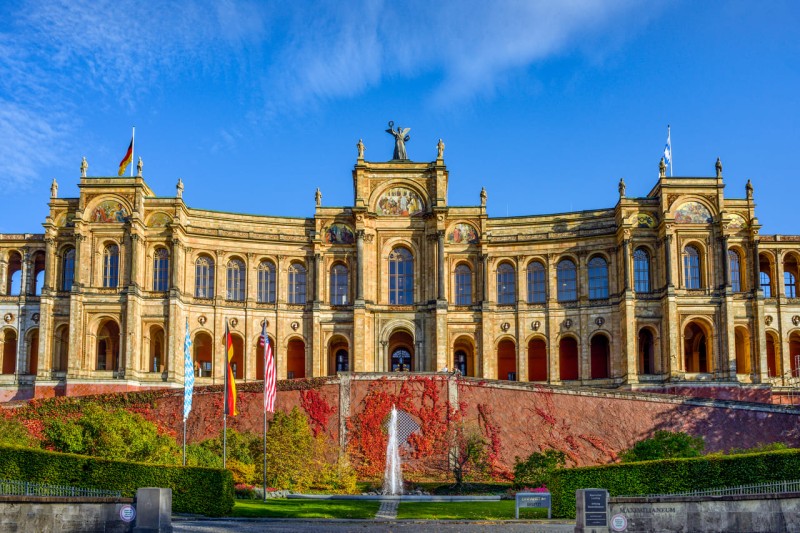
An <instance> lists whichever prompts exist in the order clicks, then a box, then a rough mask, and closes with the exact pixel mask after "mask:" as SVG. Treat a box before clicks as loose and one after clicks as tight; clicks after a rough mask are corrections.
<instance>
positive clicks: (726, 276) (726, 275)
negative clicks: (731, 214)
mask: <svg viewBox="0 0 800 533" xmlns="http://www.w3.org/2000/svg"><path fill="white" fill-rule="evenodd" d="M722 278H723V280H724V283H725V289H726V290H727V289H729V288H730V286H731V269H730V265H728V236H727V235H723V237H722Z"/></svg>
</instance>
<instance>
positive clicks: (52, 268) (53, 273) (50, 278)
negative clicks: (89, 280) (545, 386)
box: [39, 236, 59, 344]
mask: <svg viewBox="0 0 800 533" xmlns="http://www.w3.org/2000/svg"><path fill="white" fill-rule="evenodd" d="M44 243H45V255H44V265H45V268H44V281H43V283H42V292H44V289H48V290H49V289H52V288H54V287H55V285H56V279H57V272H58V266H57V265H58V263H59V261H58V258H57V257H56V247H55V239H53V238H52V237H49V236H48V237H46V238H45V240H44ZM39 344H41V339H39Z"/></svg>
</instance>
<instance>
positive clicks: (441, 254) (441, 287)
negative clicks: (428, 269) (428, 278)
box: [436, 230, 446, 300]
mask: <svg viewBox="0 0 800 533" xmlns="http://www.w3.org/2000/svg"><path fill="white" fill-rule="evenodd" d="M436 235H437V237H438V244H439V247H438V253H437V255H436V260H437V263H438V266H439V276H438V282H437V285H438V288H439V293H438V295H437V298H438V299H439V300H445V299H446V298H445V295H444V230H439V231H438V232H436Z"/></svg>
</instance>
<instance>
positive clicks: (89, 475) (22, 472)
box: [0, 446, 234, 516]
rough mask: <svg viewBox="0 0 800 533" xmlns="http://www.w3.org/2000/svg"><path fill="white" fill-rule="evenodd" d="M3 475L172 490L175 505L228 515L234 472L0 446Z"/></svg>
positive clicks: (128, 490)
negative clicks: (232, 473)
mask: <svg viewBox="0 0 800 533" xmlns="http://www.w3.org/2000/svg"><path fill="white" fill-rule="evenodd" d="M0 479H14V480H20V481H30V482H33V483H47V484H52V485H70V486H74V487H85V488H97V489H107V490H118V491H121V492H122V495H123V496H125V497H130V498H132V497H134V496H136V489H138V488H141V487H162V488H170V489H172V510H173V511H174V512H177V513H194V514H204V515H208V516H224V515H227V514H228V513H230V511H231V510H232V509H233V499H234V498H233V476H232V475H231V473H230V472H229V471H227V470H218V469H213V468H198V467H183V466H166V465H152V464H143V463H129V462H124V461H110V460H107V459H98V458H96V457H87V456H83V455H72V454H66V453H56V452H49V451H44V450H33V449H30V448H18V447H11V446H0Z"/></svg>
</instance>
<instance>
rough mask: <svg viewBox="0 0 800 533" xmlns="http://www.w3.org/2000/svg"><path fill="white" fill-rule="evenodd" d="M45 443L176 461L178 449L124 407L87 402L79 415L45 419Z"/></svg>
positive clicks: (118, 455) (84, 451)
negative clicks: (108, 407) (72, 418)
mask: <svg viewBox="0 0 800 533" xmlns="http://www.w3.org/2000/svg"><path fill="white" fill-rule="evenodd" d="M44 435H45V444H46V445H47V446H48V447H50V448H53V449H54V450H55V451H59V452H64V453H79V454H83V455H91V456H93V457H103V458H105V459H119V460H127V461H137V462H147V463H159V464H177V463H178V462H179V461H180V449H179V448H178V446H177V444H176V443H175V441H174V440H173V439H172V438H171V437H168V436H166V435H159V433H158V428H157V427H156V425H155V424H153V423H152V422H149V421H147V420H145V419H144V417H142V416H141V415H139V414H137V413H131V412H129V411H126V410H125V409H115V410H107V409H104V408H103V407H100V406H98V405H94V404H89V405H87V406H86V407H85V408H84V411H83V416H81V417H80V418H78V419H75V420H71V419H66V420H64V419H59V418H54V419H51V420H48V421H47V422H46V423H45V427H44Z"/></svg>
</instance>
